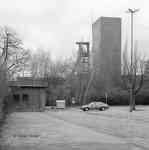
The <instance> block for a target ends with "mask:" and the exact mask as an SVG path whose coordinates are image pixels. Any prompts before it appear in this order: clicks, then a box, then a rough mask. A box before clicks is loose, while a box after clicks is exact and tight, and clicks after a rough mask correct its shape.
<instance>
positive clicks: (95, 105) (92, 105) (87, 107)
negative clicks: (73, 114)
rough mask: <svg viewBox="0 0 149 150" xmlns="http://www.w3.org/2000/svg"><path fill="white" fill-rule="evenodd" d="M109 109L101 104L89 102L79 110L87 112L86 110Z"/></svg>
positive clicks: (104, 104)
mask: <svg viewBox="0 0 149 150" xmlns="http://www.w3.org/2000/svg"><path fill="white" fill-rule="evenodd" d="M108 108H109V105H108V104H106V103H103V102H91V103H89V104H87V105H82V107H81V109H82V110H83V111H88V110H101V111H103V110H106V109H108Z"/></svg>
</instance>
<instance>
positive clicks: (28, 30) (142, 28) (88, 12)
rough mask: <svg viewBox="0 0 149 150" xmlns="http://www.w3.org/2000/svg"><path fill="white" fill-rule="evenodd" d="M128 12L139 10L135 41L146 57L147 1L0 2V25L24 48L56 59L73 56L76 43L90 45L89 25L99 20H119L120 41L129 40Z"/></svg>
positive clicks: (148, 36) (148, 46)
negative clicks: (40, 50)
mask: <svg viewBox="0 0 149 150" xmlns="http://www.w3.org/2000/svg"><path fill="white" fill-rule="evenodd" d="M128 8H139V9H140V11H139V12H138V13H137V14H136V15H135V18H134V25H135V39H136V40H138V45H139V48H140V49H141V51H142V52H143V53H145V54H148V56H149V1H148V0H0V24H1V25H9V26H12V27H13V28H14V29H15V30H16V31H17V32H18V33H19V34H20V36H21V38H22V39H23V42H24V44H25V46H26V47H28V48H32V49H34V50H36V49H38V48H44V49H46V50H49V51H50V52H51V55H52V57H53V58H59V57H62V56H63V57H65V56H70V55H71V54H72V51H73V52H75V51H76V50H77V49H76V45H75V42H76V41H80V40H84V41H91V38H92V34H91V24H92V22H94V21H95V20H96V19H97V18H99V17H100V16H112V17H122V20H123V22H122V23H123V24H122V28H123V30H122V31H123V32H122V38H123V41H124V40H125V39H126V38H128V37H129V36H130V35H129V31H130V29H129V25H130V16H129V14H127V13H125V11H126V10H127V9H128ZM128 39H129V38H128Z"/></svg>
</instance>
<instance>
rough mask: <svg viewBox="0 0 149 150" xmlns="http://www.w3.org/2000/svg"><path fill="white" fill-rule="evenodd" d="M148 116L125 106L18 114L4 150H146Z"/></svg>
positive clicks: (9, 126)
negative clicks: (129, 110) (102, 110)
mask: <svg viewBox="0 0 149 150" xmlns="http://www.w3.org/2000/svg"><path fill="white" fill-rule="evenodd" d="M140 108H142V107H140ZM148 114H149V107H146V108H145V109H144V110H142V111H136V112H133V113H131V114H130V113H129V112H128V111H127V109H126V108H123V107H122V108H121V107H114V108H110V109H109V110H107V111H104V112H99V111H88V112H83V111H80V110H79V109H76V108H71V109H66V110H59V111H46V112H17V113H13V114H11V115H10V116H9V117H8V119H7V120H6V124H5V126H4V127H3V132H2V137H1V138H0V145H1V147H0V150H26V149H28V150H41V149H42V150H48V149H49V150H67V149H68V150H96V149H98V150H99V149H101V150H114V149H118V150H128V149H130V150H131V149H132V150H145V149H149V144H148V143H149V141H148V139H149V115H148Z"/></svg>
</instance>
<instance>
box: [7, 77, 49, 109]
mask: <svg viewBox="0 0 149 150" xmlns="http://www.w3.org/2000/svg"><path fill="white" fill-rule="evenodd" d="M47 87H48V85H47V82H45V81H44V80H42V79H33V78H29V77H22V78H18V79H17V80H16V81H9V88H10V90H11V92H10V96H9V101H11V103H10V104H11V106H12V107H13V108H15V109H16V110H19V111H42V110H44V107H45V104H46V90H45V89H46V88H47Z"/></svg>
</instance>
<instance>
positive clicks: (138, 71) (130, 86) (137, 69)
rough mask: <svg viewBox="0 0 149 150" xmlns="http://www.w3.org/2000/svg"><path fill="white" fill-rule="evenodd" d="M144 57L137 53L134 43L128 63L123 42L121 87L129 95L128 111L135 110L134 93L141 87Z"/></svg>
mask: <svg viewBox="0 0 149 150" xmlns="http://www.w3.org/2000/svg"><path fill="white" fill-rule="evenodd" d="M144 60H145V59H144V58H141V57H140V56H139V54H138V50H137V44H135V48H134V53H133V60H132V64H130V61H129V56H128V53H127V43H126V44H125V48H124V52H123V64H122V71H123V75H122V81H123V87H124V88H125V90H127V91H128V93H129V95H130V103H129V104H130V112H132V111H133V110H135V99H136V95H137V94H138V93H139V91H140V90H141V88H142V85H143V79H144Z"/></svg>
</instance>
